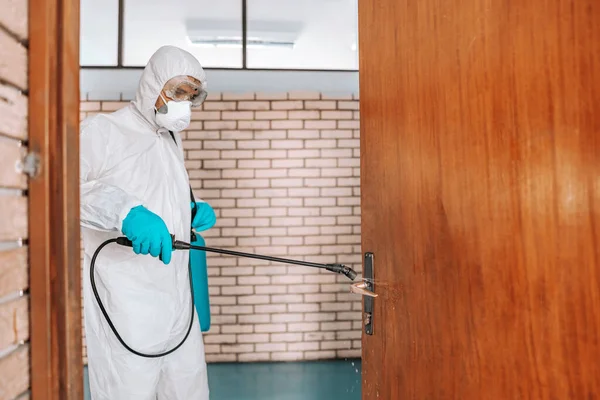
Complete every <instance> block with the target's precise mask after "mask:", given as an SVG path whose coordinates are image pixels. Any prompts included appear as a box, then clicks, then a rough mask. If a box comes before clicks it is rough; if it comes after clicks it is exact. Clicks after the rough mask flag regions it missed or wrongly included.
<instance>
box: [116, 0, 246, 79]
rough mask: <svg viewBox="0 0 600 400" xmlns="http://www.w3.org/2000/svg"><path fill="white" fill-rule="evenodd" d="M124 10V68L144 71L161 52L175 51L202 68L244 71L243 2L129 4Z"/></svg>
mask: <svg viewBox="0 0 600 400" xmlns="http://www.w3.org/2000/svg"><path fill="white" fill-rule="evenodd" d="M124 8H125V10H124V23H123V25H124V26H123V29H124V31H123V65H124V66H136V67H137V66H144V65H146V63H147V62H148V60H149V59H150V57H151V56H152V54H153V53H154V52H155V51H156V50H157V49H158V48H159V47H161V46H163V45H174V46H178V47H181V48H183V49H185V50H187V51H189V52H190V53H192V54H193V55H194V56H196V57H197V58H198V60H200V63H201V64H202V66H203V67H213V68H241V67H242V42H241V41H242V2H241V1H240V0H218V1H215V0H169V1H165V0H125V7H124Z"/></svg>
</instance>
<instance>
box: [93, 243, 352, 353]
mask: <svg viewBox="0 0 600 400" xmlns="http://www.w3.org/2000/svg"><path fill="white" fill-rule="evenodd" d="M172 238H173V250H200V251H205V252H211V253H218V254H226V255H230V256H235V257H244V258H254V259H258V260H265V261H273V262H279V263H283V264H295V265H302V266H305V267H311V268H319V269H326V270H328V271H331V272H335V273H338V274H342V275H344V276H346V277H347V278H348V279H350V280H352V281H353V280H354V279H355V278H356V276H357V274H356V272H355V271H354V270H353V269H352V268H350V267H347V266H345V265H343V264H318V263H313V262H308V261H299V260H290V259H287V258H278V257H270V256H263V255H259V254H249V253H241V252H238V251H231V250H223V249H215V248H212V247H204V246H194V245H191V244H189V243H186V242H182V241H179V240H175V237H174V236H172ZM111 243H117V244H119V245H121V246H128V247H132V243H131V241H130V240H129V239H127V238H125V237H119V238H116V239H109V240H107V241H105V242H104V243H102V244H101V245H100V246H98V248H97V249H96V251H95V252H94V255H93V257H92V261H91V263H90V282H91V284H92V291H93V292H94V297H95V298H96V302H97V303H98V307H100V311H102V314H103V315H104V318H106V322H108V325H109V326H110V329H111V330H112V331H113V333H114V334H115V336H116V337H117V339H118V340H119V342H120V343H121V344H122V345H123V347H125V348H126V349H127V350H129V351H130V352H131V353H133V354H135V355H138V356H140V357H145V358H158V357H164V356H166V355H169V354H171V353H173V352H174V351H175V350H177V349H178V348H180V347H181V346H182V345H183V343H185V341H186V340H187V338H188V336H189V335H190V332H191V331H192V326H193V325H194V311H195V305H194V285H193V283H192V266H191V263H189V262H188V273H189V280H190V297H191V300H192V307H191V315H190V325H189V326H188V329H187V332H186V334H185V336H184V338H183V339H182V340H181V342H179V344H178V345H176V346H175V347H173V348H172V349H170V350H167V351H164V352H162V353H156V354H145V353H142V352H139V351H137V350H134V349H133V348H131V346H129V345H128V344H127V343H125V341H124V340H123V338H122V337H121V335H120V334H119V332H118V331H117V328H116V327H115V325H114V324H113V322H112V320H111V319H110V316H109V315H108V312H107V311H106V309H105V308H104V304H102V300H100V295H99V294H98V289H97V288H96V279H95V276H94V271H95V268H96V258H97V257H98V254H100V251H101V250H102V249H103V248H105V247H106V246H107V245H109V244H111Z"/></svg>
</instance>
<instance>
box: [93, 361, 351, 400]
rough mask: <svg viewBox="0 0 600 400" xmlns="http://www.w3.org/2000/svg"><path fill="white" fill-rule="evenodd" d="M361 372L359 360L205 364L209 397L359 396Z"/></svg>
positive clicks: (319, 399)
mask: <svg viewBox="0 0 600 400" xmlns="http://www.w3.org/2000/svg"><path fill="white" fill-rule="evenodd" d="M360 374H361V365H360V360H336V361H310V362H293V363H224V364H209V365H208V383H209V385H210V392H211V395H210V398H211V400H259V399H260V400H331V399H344V400H360V398H361V390H360V387H361V386H360V383H361V378H360ZM84 378H85V387H86V392H85V400H89V399H90V395H89V391H88V389H87V387H88V385H87V368H86V369H85V376H84Z"/></svg>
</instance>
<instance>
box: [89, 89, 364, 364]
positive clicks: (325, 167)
mask: <svg viewBox="0 0 600 400" xmlns="http://www.w3.org/2000/svg"><path fill="white" fill-rule="evenodd" d="M125 104H126V102H114V101H107V102H98V101H84V102H83V103H82V105H81V109H82V117H85V116H89V115H92V114H94V113H97V112H110V111H113V110H116V109H118V108H120V107H122V106H124V105H125ZM192 118H193V121H192V124H191V126H190V128H189V129H188V130H187V131H186V132H184V133H183V138H184V148H185V152H186V160H187V161H186V163H187V168H188V171H189V175H190V180H191V184H192V187H193V189H194V192H195V194H196V196H197V197H198V198H202V199H204V200H205V201H207V202H209V203H210V204H211V205H212V206H213V207H214V208H215V210H216V212H217V217H218V222H217V225H216V227H215V228H213V229H212V230H210V231H209V232H206V233H205V238H206V240H207V244H208V245H209V246H213V247H222V248H226V249H235V250H238V251H245V252H252V253H260V254H267V255H273V256H279V257H290V258H296V259H304V260H310V261H315V262H323V263H333V262H339V263H344V264H347V265H351V266H352V267H353V268H355V269H356V270H359V271H360V269H361V251H360V204H359V201H360V198H359V159H360V158H359V121H358V100H357V99H356V98H353V97H352V95H349V96H344V95H337V96H336V95H325V94H321V93H312V92H311V93H306V92H304V93H299V92H293V93H282V94H264V93H249V94H227V93H223V94H212V95H210V96H209V98H208V99H207V101H206V102H205V103H204V105H203V107H202V109H201V110H198V111H194V113H193V117H192ZM208 264H209V284H210V293H211V311H212V328H211V330H210V332H209V333H207V334H206V336H205V344H206V353H207V360H208V361H209V362H219V361H239V362H245V361H282V360H283V361H287V360H308V359H328V358H347V357H359V356H360V337H361V322H360V318H361V313H360V310H361V298H360V297H359V296H357V295H352V294H350V293H349V281H348V280H347V279H346V278H343V277H341V276H336V275H333V274H331V273H329V272H327V273H321V272H320V271H319V270H315V269H310V268H306V267H297V266H285V265H277V264H270V263H267V262H262V261H256V260H248V259H236V258H231V257H228V256H219V255H216V256H215V255H209V260H208Z"/></svg>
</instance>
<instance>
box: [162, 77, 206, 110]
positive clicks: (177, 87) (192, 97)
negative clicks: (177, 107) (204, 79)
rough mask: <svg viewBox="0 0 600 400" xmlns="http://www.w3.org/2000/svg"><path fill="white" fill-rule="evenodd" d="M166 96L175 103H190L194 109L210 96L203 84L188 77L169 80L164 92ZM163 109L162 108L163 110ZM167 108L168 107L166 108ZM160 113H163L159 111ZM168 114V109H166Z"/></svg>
mask: <svg viewBox="0 0 600 400" xmlns="http://www.w3.org/2000/svg"><path fill="white" fill-rule="evenodd" d="M163 92H164V94H165V95H166V96H167V97H168V98H169V99H170V100H173V101H177V102H179V101H189V102H190V103H192V107H198V106H200V105H201V104H202V103H204V100H206V96H207V95H208V93H207V91H206V89H205V85H204V84H203V83H196V82H194V81H191V80H190V79H189V78H188V77H178V76H177V77H175V78H173V79H171V80H169V81H168V82H167V83H166V85H165V88H164V90H163ZM162 108H163V107H161V109H162ZM165 108H166V107H165ZM158 112H161V110H160V109H159V110H158ZM165 113H166V109H165Z"/></svg>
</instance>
